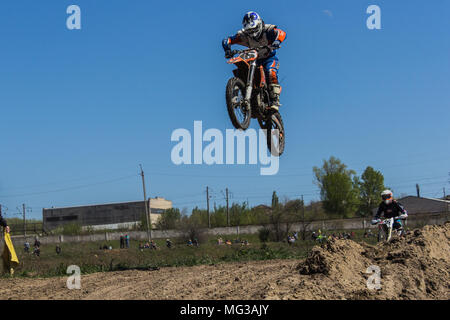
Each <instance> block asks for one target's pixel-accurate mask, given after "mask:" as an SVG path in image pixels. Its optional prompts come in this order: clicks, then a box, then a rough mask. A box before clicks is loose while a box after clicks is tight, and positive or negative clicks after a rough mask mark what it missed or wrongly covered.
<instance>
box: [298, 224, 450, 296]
mask: <svg viewBox="0 0 450 320" xmlns="http://www.w3.org/2000/svg"><path fill="white" fill-rule="evenodd" d="M449 239H450V223H446V224H445V225H443V226H426V227H424V228H423V229H421V230H414V231H413V232H410V233H409V234H407V235H406V237H404V238H396V239H393V240H392V241H391V242H389V243H380V244H378V245H376V246H369V245H366V244H358V243H355V242H354V241H351V240H334V241H330V242H328V243H327V244H324V245H323V246H321V247H315V248H314V249H313V250H312V251H311V253H310V255H309V256H308V258H307V259H306V260H305V261H302V262H301V263H299V265H298V267H297V270H298V271H299V273H300V274H302V275H309V276H310V278H311V280H307V279H305V281H304V282H303V283H302V287H303V288H304V289H305V290H309V291H310V292H311V293H312V294H313V295H314V292H317V294H322V293H323V286H329V292H330V293H332V295H336V296H335V298H355V299H361V298H368V299H371V298H372V299H448V298H450V275H449V270H450V268H449V267H450V242H449ZM370 266H372V267H371V268H373V269H372V270H367V268H368V267H370ZM378 268H379V269H378ZM375 269H378V270H379V271H380V280H381V281H380V285H381V289H378V290H377V289H372V290H370V289H368V287H367V280H368V278H369V276H371V275H372V274H373V273H371V272H373V270H375ZM314 279H315V280H314ZM317 279H320V280H319V282H320V284H321V286H322V287H321V288H319V289H316V288H314V286H315V285H316V284H317V282H318V281H317ZM370 280H371V279H370ZM310 282H311V283H310ZM370 283H374V282H372V280H371V281H370ZM302 291H303V290H302ZM315 296H317V295H315ZM327 296H329V295H327Z"/></svg>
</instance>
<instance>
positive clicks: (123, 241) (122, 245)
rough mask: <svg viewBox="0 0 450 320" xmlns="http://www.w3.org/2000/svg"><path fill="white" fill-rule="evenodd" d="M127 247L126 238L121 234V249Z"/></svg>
mask: <svg viewBox="0 0 450 320" xmlns="http://www.w3.org/2000/svg"><path fill="white" fill-rule="evenodd" d="M123 248H125V239H124V237H123V235H120V249H123Z"/></svg>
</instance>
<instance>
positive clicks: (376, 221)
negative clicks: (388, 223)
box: [371, 219, 380, 224]
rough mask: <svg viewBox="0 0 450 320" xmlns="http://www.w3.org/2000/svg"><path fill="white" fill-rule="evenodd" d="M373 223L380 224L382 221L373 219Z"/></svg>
mask: <svg viewBox="0 0 450 320" xmlns="http://www.w3.org/2000/svg"><path fill="white" fill-rule="evenodd" d="M371 222H372V224H377V223H378V222H380V219H373V220H372V221H371Z"/></svg>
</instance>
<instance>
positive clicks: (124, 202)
mask: <svg viewBox="0 0 450 320" xmlns="http://www.w3.org/2000/svg"><path fill="white" fill-rule="evenodd" d="M152 199H154V200H165V201H169V202H172V201H171V200H167V199H164V198H162V197H154V198H150V207H151V206H152V201H151V200H152ZM142 202H144V200H137V201H123V202H107V203H94V204H84V205H79V206H67V207H50V208H44V210H58V209H71V208H83V207H95V206H109V205H120V204H135V203H142Z"/></svg>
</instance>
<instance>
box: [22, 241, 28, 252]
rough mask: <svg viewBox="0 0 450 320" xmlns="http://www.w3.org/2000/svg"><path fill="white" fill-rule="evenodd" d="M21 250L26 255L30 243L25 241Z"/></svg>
mask: <svg viewBox="0 0 450 320" xmlns="http://www.w3.org/2000/svg"><path fill="white" fill-rule="evenodd" d="M23 250H24V251H25V252H26V253H28V252H30V243H29V242H28V241H27V242H25V244H24V245H23Z"/></svg>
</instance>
